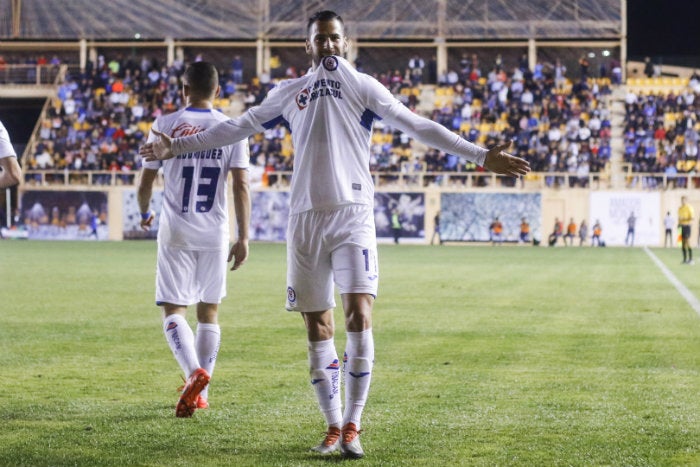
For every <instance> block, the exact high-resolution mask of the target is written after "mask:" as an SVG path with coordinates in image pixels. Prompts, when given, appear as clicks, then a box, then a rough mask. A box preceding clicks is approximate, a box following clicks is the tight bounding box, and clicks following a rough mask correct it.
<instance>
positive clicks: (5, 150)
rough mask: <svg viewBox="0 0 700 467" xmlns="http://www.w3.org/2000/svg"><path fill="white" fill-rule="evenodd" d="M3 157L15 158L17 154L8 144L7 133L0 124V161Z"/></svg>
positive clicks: (10, 144)
mask: <svg viewBox="0 0 700 467" xmlns="http://www.w3.org/2000/svg"><path fill="white" fill-rule="evenodd" d="M5 157H17V153H16V152H15V148H14V147H13V146H12V143H11V142H10V135H9V133H8V132H7V130H6V129H5V126H4V125H3V124H2V123H0V159H2V158H5Z"/></svg>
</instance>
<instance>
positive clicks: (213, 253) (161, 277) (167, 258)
mask: <svg viewBox="0 0 700 467" xmlns="http://www.w3.org/2000/svg"><path fill="white" fill-rule="evenodd" d="M227 259H228V251H226V250H210V251H194V250H182V249H179V248H172V247H168V246H164V245H161V244H160V243H159V244H158V260H157V267H156V304H157V305H162V303H163V302H165V303H172V304H173V305H183V306H188V305H194V304H195V303H199V302H204V303H216V304H218V303H221V300H222V299H223V298H224V297H225V296H226V270H227V262H226V260H227Z"/></svg>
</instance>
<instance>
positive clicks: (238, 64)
mask: <svg viewBox="0 0 700 467" xmlns="http://www.w3.org/2000/svg"><path fill="white" fill-rule="evenodd" d="M231 77H232V78H233V82H234V83H235V84H237V85H239V84H243V59H242V58H241V56H240V55H235V56H234V57H233V61H232V62H231Z"/></svg>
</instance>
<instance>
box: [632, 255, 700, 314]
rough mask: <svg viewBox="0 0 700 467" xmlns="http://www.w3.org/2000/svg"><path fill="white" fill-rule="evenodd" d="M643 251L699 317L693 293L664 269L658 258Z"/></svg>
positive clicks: (698, 307) (699, 305) (697, 305)
mask: <svg viewBox="0 0 700 467" xmlns="http://www.w3.org/2000/svg"><path fill="white" fill-rule="evenodd" d="M644 251H645V252H646V253H647V255H649V257H650V258H651V260H652V261H653V262H654V263H656V265H657V266H658V267H659V269H661V272H663V273H664V276H666V278H667V279H668V281H669V282H670V283H671V284H673V286H674V287H675V288H676V290H678V293H680V294H681V295H682V296H683V298H685V301H686V302H688V305H690V306H691V308H692V309H693V310H695V313H697V314H698V315H700V301H699V300H698V299H697V298H696V297H695V295H693V292H691V291H690V290H688V288H687V287H686V286H685V285H683V283H682V282H681V281H679V280H678V279H677V278H676V276H674V275H673V273H672V272H671V271H670V270H669V269H668V268H667V267H666V265H665V264H664V263H662V262H661V260H660V259H659V258H657V257H656V255H655V254H654V253H652V251H651V250H650V249H649V248H648V247H644Z"/></svg>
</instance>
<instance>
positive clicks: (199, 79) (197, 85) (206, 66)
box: [182, 62, 219, 96]
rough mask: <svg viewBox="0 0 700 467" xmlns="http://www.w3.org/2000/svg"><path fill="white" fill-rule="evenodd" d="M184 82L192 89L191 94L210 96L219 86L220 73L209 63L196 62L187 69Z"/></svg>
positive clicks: (183, 78)
mask: <svg viewBox="0 0 700 467" xmlns="http://www.w3.org/2000/svg"><path fill="white" fill-rule="evenodd" d="M182 80H183V82H184V83H185V84H186V85H188V86H189V87H190V92H192V93H196V94H198V95H202V96H208V95H210V94H212V93H213V92H214V91H216V87H217V86H218V85H219V73H218V72H217V71H216V67H215V66H214V65H212V64H211V63H209V62H194V63H192V64H190V65H189V66H188V67H187V69H186V70H185V74H184V75H183V77H182Z"/></svg>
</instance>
